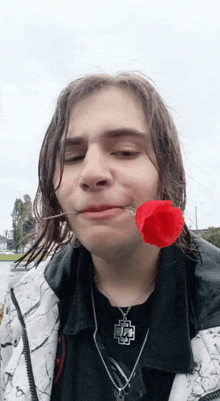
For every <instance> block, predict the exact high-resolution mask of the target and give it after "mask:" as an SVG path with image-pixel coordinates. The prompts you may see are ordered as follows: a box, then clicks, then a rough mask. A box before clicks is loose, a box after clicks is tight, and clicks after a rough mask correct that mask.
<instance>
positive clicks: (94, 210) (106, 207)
mask: <svg viewBox="0 0 220 401" xmlns="http://www.w3.org/2000/svg"><path fill="white" fill-rule="evenodd" d="M115 208H121V209H122V207H121V206H112V205H103V206H92V207H88V208H86V209H84V210H83V211H82V213H86V212H91V213H97V212H103V211H104V210H110V209H115Z"/></svg>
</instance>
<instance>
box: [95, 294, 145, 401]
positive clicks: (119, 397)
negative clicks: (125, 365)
mask: <svg viewBox="0 0 220 401" xmlns="http://www.w3.org/2000/svg"><path fill="white" fill-rule="evenodd" d="M91 293H92V308H93V315H94V322H95V331H94V334H93V339H94V343H95V346H96V348H97V351H98V353H99V356H100V358H101V360H102V363H103V365H104V367H105V370H106V372H107V374H108V377H109V379H110V380H111V382H112V384H113V385H114V387H115V388H116V390H117V392H118V393H117V395H116V401H120V400H121V401H125V396H124V395H123V392H124V390H125V388H126V387H127V386H128V384H129V383H130V381H131V379H132V378H133V376H134V373H135V370H136V368H137V365H138V362H139V360H140V357H141V354H142V352H143V349H144V346H145V344H146V341H147V337H148V333H149V328H148V329H147V333H146V335H145V338H144V341H143V344H142V346H141V349H140V352H139V355H138V357H137V359H136V362H135V364H134V367H133V369H132V372H131V374H130V376H129V378H128V379H126V383H125V385H124V386H123V387H118V386H117V384H116V383H115V381H114V379H113V377H112V375H111V373H110V372H109V370H108V367H107V365H106V363H105V360H104V358H103V356H102V354H101V351H100V349H99V346H98V343H97V340H96V334H97V331H98V323H97V317H96V310H95V302H94V294H93V288H92V287H91ZM129 308H131V307H130V306H129Z"/></svg>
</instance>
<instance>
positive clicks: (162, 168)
mask: <svg viewBox="0 0 220 401" xmlns="http://www.w3.org/2000/svg"><path fill="white" fill-rule="evenodd" d="M112 86H113V87H119V88H124V89H127V90H128V91H132V93H134V94H135V95H136V96H138V98H139V99H140V100H141V102H142V105H143V110H144V113H145V116H146V120H147V124H148V128H149V130H150V135H151V140H152V144H153V149H154V152H155V155H156V160H157V165H158V173H159V180H160V187H161V197H160V199H162V200H171V201H172V204H173V206H176V207H179V208H180V209H181V211H182V212H183V211H184V210H185V204H186V182H185V172H184V167H183V161H182V156H181V151H180V144H179V139H178V134H177V130H176V127H175V125H174V122H173V119H172V117H171V114H170V113H169V111H168V109H167V107H166V105H165V102H164V101H163V99H162V98H161V96H160V95H159V94H158V92H157V91H156V89H155V88H154V86H153V85H152V84H151V83H150V82H149V81H148V80H147V79H146V77H145V76H144V75H143V74H139V73H130V72H125V73H119V74H116V75H115V76H111V75H107V74H94V75H88V76H84V77H82V78H79V79H76V80H75V81H73V82H71V83H70V84H69V85H67V87H66V88H65V89H64V90H63V91H62V92H61V94H60V96H59V97H58V100H57V105H56V109H55V113H54V115H53V117H52V120H51V122H50V125H49V127H48V129H47V131H46V135H45V138H44V141H43V144H42V147H41V151H40V158H39V170H38V171H39V185H38V189H37V194H36V197H35V200H34V213H35V217H36V220H37V222H38V227H39V233H38V238H37V240H36V242H35V244H34V245H33V246H32V247H31V249H30V250H29V251H28V252H27V253H26V255H29V258H28V263H30V262H31V261H33V260H35V258H36V257H37V256H38V257H40V258H39V259H38V263H39V262H40V261H41V260H42V259H43V257H44V256H46V255H49V254H51V252H52V254H54V253H56V252H57V251H59V250H60V249H61V248H63V247H64V246H66V245H67V244H68V243H70V242H71V243H72V244H73V246H77V241H78V240H77V239H76V238H75V234H74V233H73V232H72V231H71V227H70V225H69V222H68V219H67V218H66V217H65V216H61V217H60V218H54V219H51V220H43V219H44V218H45V217H49V216H55V215H57V214H60V213H62V209H61V207H60V205H59V202H58V200H57V197H56V194H55V191H56V189H57V188H58V187H57V188H54V186H53V177H54V171H55V166H56V159H57V153H58V151H59V148H60V155H61V156H60V164H61V169H60V182H61V179H62V173H63V155H64V150H65V149H64V145H63V144H62V143H64V141H61V138H62V137H63V136H64V137H65V136H66V134H67V129H68V125H69V118H70V113H71V111H72V108H73V107H74V105H76V104H77V102H79V101H80V100H82V99H85V98H86V97H87V96H89V95H90V94H92V93H95V92H97V91H99V90H101V89H103V88H106V87H112ZM60 182H59V184H58V186H59V185H60ZM78 244H80V243H79V242H78ZM174 245H175V246H177V247H178V248H180V249H181V250H182V251H183V252H193V253H194V252H195V251H196V249H195V247H194V245H193V241H192V234H191V232H190V231H189V229H188V227H187V225H186V223H184V228H183V231H182V233H181V235H180V236H179V237H178V238H177V240H176V241H175V242H174ZM24 257H25V255H24V256H22V258H21V259H20V260H23V259H24Z"/></svg>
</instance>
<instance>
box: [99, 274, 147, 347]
mask: <svg viewBox="0 0 220 401" xmlns="http://www.w3.org/2000/svg"><path fill="white" fill-rule="evenodd" d="M94 282H95V284H97V283H99V286H100V287H101V288H102V290H103V291H104V292H105V293H106V295H107V297H108V299H110V300H111V297H110V296H109V294H108V293H107V292H106V291H105V290H104V288H103V287H102V286H101V284H100V282H99V281H98V278H97V276H96V274H94ZM152 282H153V280H152ZM144 292H145V289H143V290H142V291H141V293H140V294H139V295H138V297H137V298H135V300H134V301H133V303H132V304H131V305H129V306H128V309H127V310H126V312H124V311H123V310H122V309H121V308H120V307H119V306H117V305H116V306H117V308H118V309H119V310H120V312H121V313H122V315H123V319H122V320H121V319H119V321H118V323H117V324H114V339H116V340H118V344H120V345H130V342H131V341H134V340H135V329H136V327H135V325H132V324H131V320H128V319H127V315H128V313H129V311H130V309H131V308H132V306H133V305H134V304H135V302H136V301H137V300H138V298H139V297H140V296H141V295H142V293H144ZM114 303H115V302H114Z"/></svg>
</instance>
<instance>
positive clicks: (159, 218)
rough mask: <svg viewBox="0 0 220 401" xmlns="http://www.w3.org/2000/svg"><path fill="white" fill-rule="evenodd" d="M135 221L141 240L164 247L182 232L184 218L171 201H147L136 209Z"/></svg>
mask: <svg viewBox="0 0 220 401" xmlns="http://www.w3.org/2000/svg"><path fill="white" fill-rule="evenodd" d="M135 221H136V224H137V227H138V229H139V231H140V233H141V235H142V238H143V242H148V243H149V244H152V245H156V246H157V247H158V248H164V247H166V246H169V245H171V244H173V243H174V241H175V240H176V239H177V238H178V237H179V235H180V234H181V232H182V229H183V224H184V219H183V215H182V212H181V210H180V209H179V208H177V207H173V206H172V202H171V201H169V200H168V201H163V200H159V201H157V200H156V201H155V200H153V201H148V202H145V203H143V205H141V206H139V207H138V208H137V210H136V215H135Z"/></svg>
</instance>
